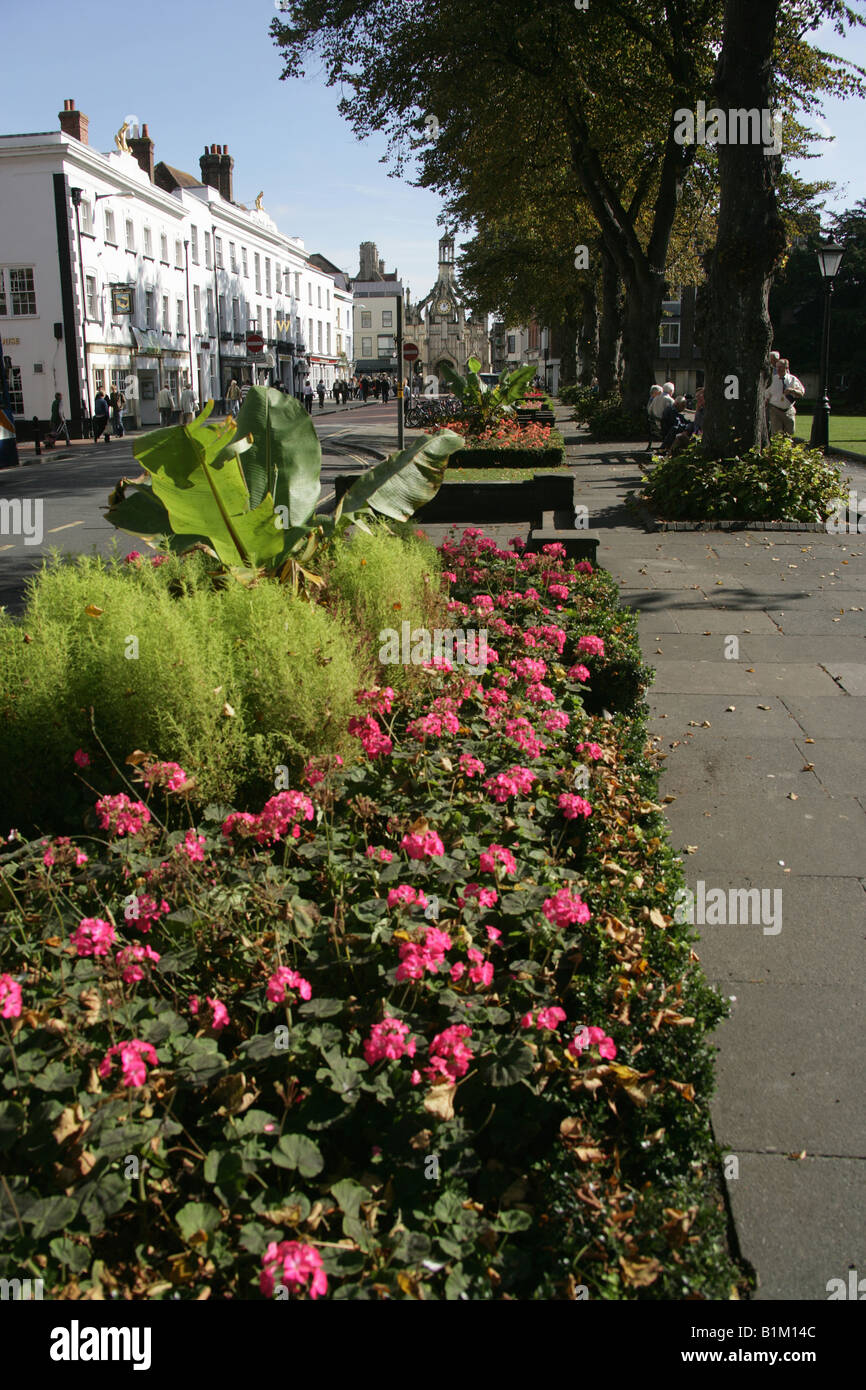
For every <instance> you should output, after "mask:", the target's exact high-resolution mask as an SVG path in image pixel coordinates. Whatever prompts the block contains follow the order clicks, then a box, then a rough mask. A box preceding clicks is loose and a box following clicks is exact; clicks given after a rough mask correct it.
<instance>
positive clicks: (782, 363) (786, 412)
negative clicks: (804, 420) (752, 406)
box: [767, 357, 806, 434]
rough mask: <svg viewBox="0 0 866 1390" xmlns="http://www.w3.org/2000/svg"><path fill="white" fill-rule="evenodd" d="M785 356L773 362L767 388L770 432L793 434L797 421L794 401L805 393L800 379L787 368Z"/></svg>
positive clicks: (787, 363)
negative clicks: (771, 374) (771, 376)
mask: <svg viewBox="0 0 866 1390" xmlns="http://www.w3.org/2000/svg"><path fill="white" fill-rule="evenodd" d="M789 366H790V363H789V362H788V359H787V358H786V357H779V358H778V359H777V360H776V361H775V362H774V364H773V378H772V380H771V382H770V385H769V386H768V388H767V405H768V407H769V416H770V434H793V433H794V426H795V424H796V422H797V410H796V404H795V403H796V401H798V400H799V399H800V397H801V396H804V395H805V394H806V388H805V387H804V385H803V383H802V381H800V380H799V379H798V378H797V377H795V376H794V375H793V374H792V373H791V372H790V371H789V370H788V368H789Z"/></svg>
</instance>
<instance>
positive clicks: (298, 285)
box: [294, 270, 301, 299]
mask: <svg viewBox="0 0 866 1390" xmlns="http://www.w3.org/2000/svg"><path fill="white" fill-rule="evenodd" d="M294 276H295V299H300V297H301V272H300V271H299V270H296V271H295V272H294Z"/></svg>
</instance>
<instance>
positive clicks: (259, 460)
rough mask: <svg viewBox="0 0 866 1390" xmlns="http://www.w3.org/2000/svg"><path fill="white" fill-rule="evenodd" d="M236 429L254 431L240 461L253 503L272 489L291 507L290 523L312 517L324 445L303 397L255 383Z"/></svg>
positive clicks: (277, 501) (244, 432)
mask: <svg viewBox="0 0 866 1390" xmlns="http://www.w3.org/2000/svg"><path fill="white" fill-rule="evenodd" d="M237 428H238V434H239V435H251V436H252V444H251V445H250V447H249V448H248V449H247V450H246V451H245V453H244V455H243V460H242V465H241V466H242V468H243V471H244V477H245V478H246V480H247V487H248V488H249V493H250V506H251V507H257V506H258V505H259V504H260V503H261V502H262V501H263V500H264V498H265V496H266V494H267V493H270V494H271V496H272V497H273V499H274V505H275V506H277V507H281V506H282V507H285V508H286V509H287V517H288V527H292V526H302V525H303V524H304V523H305V522H307V521H309V519H310V517H311V516H312V514H313V512H314V510H315V508H316V504H317V502H318V500H319V492H320V481H319V477H320V473H321V468H322V450H321V446H320V445H319V440H318V436H317V434H316V427H315V425H314V424H313V422H312V420H311V419H310V417H309V415H308V414H307V412H306V410H305V409H304V407H303V406H302V405H301V403H300V401H296V400H295V399H294V398H293V397H292V396H284V395H283V393H282V392H281V391H276V390H274V388H273V387H272V386H252V387H250V390H249V391H248V392H247V397H246V400H245V401H244V403H243V405H242V406H241V408H240V413H239V414H238V418H237ZM288 527H287V529H288Z"/></svg>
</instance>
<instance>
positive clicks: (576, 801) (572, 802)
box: [558, 792, 592, 820]
mask: <svg viewBox="0 0 866 1390" xmlns="http://www.w3.org/2000/svg"><path fill="white" fill-rule="evenodd" d="M558 805H559V809H560V811H561V812H562V814H563V815H564V816H565V819H566V820H577V817H578V816H591V815H592V807H591V806H590V804H589V802H588V801H585V800H584V798H583V797H582V796H572V795H571V793H570V792H563V793H562V794H561V796H560V798H559V802H558Z"/></svg>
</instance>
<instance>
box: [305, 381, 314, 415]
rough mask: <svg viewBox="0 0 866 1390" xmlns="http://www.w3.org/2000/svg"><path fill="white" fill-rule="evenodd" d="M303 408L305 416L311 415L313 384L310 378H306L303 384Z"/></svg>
mask: <svg viewBox="0 0 866 1390" xmlns="http://www.w3.org/2000/svg"><path fill="white" fill-rule="evenodd" d="M304 406H305V408H306V411H307V414H308V415H312V413H313V383H312V382H311V381H310V378H309V377H307V379H306V381H305V382H304Z"/></svg>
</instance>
